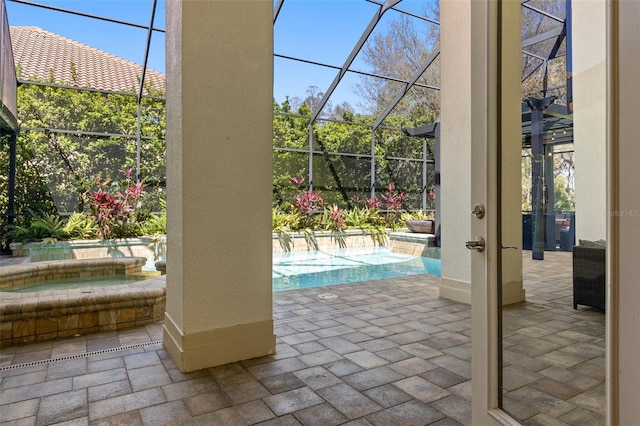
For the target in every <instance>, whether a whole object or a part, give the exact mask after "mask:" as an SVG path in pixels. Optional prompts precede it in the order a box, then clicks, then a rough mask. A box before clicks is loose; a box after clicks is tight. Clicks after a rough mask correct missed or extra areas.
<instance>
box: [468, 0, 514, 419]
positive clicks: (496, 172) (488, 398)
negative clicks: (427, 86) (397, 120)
mask: <svg viewBox="0 0 640 426" xmlns="http://www.w3.org/2000/svg"><path fill="white" fill-rule="evenodd" d="M471 4H472V8H471V46H472V59H471V64H472V66H471V68H472V70H473V75H472V77H471V78H472V80H471V81H472V83H471V111H472V114H471V116H472V120H471V134H472V144H471V158H472V159H473V160H472V162H471V194H472V200H471V204H472V205H471V206H470V208H469V211H470V212H471V210H472V209H473V208H474V206H475V204H476V203H482V204H484V206H485V210H486V214H485V216H484V217H483V218H482V219H477V218H475V217H472V219H471V234H472V235H470V236H469V237H470V239H472V240H474V239H476V238H477V237H478V236H481V237H483V238H484V239H485V242H486V247H485V250H484V251H483V252H477V251H474V252H473V253H472V254H471V258H472V259H471V318H472V357H471V371H472V395H473V397H472V421H473V424H474V425H482V426H485V425H518V424H519V423H518V422H517V421H516V420H515V419H513V418H512V417H511V416H509V415H508V414H507V413H505V412H504V411H502V410H501V409H500V408H499V401H500V394H499V392H500V390H499V374H500V369H501V366H500V358H501V357H500V350H501V349H500V342H499V340H498V339H499V338H500V336H499V332H498V327H499V318H498V315H499V309H498V308H499V301H500V298H499V297H498V288H499V287H498V282H499V280H500V279H501V277H500V269H501V257H500V256H501V251H502V242H501V241H500V238H501V237H500V236H501V230H500V227H499V222H500V220H501V215H500V214H499V209H500V196H501V190H500V183H499V182H500V173H501V172H500V170H501V169H500V164H501V163H500V158H499V147H500V143H499V141H500V139H504V140H513V138H514V136H515V138H516V140H517V138H518V137H519V136H520V131H521V130H520V118H519V114H518V115H517V116H516V118H515V120H516V121H515V123H516V126H515V127H514V118H513V114H514V112H513V109H514V106H513V102H512V101H513V99H511V98H513V96H514V95H515V96H516V98H515V99H516V104H515V105H516V106H515V108H516V110H515V111H516V112H518V113H519V109H518V107H519V102H518V101H519V99H520V88H519V86H517V87H515V88H514V87H506V88H505V90H501V87H502V86H503V85H507V84H509V85H511V86H513V85H514V84H516V85H517V84H519V83H516V82H515V81H514V80H513V79H510V78H509V76H508V73H506V72H505V73H502V72H501V70H505V71H506V70H513V69H514V67H515V69H518V70H519V69H520V66H521V65H520V64H521V56H520V47H519V40H520V31H519V30H518V29H519V28H520V19H521V17H520V15H521V5H520V1H518V0H503V1H501V2H498V1H492V0H472V1H471ZM515 23H517V25H515V26H513V27H511V26H510V25H509V24H515ZM514 40H515V41H516V43H518V45H517V46H515V47H516V50H515V51H514V50H513V48H514V45H513V43H514ZM514 52H515V54H514ZM518 77H519V74H518ZM517 81H518V82H519V80H517ZM503 106H504V108H503ZM514 131H515V132H516V133H515V135H514Z"/></svg>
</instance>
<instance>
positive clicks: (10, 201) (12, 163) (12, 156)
mask: <svg viewBox="0 0 640 426" xmlns="http://www.w3.org/2000/svg"><path fill="white" fill-rule="evenodd" d="M2 133H3V136H5V135H7V136H8V137H9V182H8V186H9V188H8V194H7V225H13V222H14V219H15V215H16V212H15V199H16V141H17V136H16V134H15V133H10V134H8V133H5V132H2ZM9 243H10V241H8V242H7V247H6V248H5V247H0V251H2V252H4V251H7V252H10V249H9Z"/></svg>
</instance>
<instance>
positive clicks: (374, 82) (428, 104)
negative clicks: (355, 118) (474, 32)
mask: <svg viewBox="0 0 640 426" xmlns="http://www.w3.org/2000/svg"><path fill="white" fill-rule="evenodd" d="M434 10H435V9H434ZM434 13H437V12H434ZM420 22H423V21H420ZM428 25H429V26H428V27H427V28H426V29H425V28H420V29H419V28H417V27H416V24H415V19H412V18H410V17H408V16H406V15H404V14H402V15H400V17H399V18H397V19H395V20H393V21H391V22H390V24H389V29H388V31H386V32H379V33H375V34H374V35H373V36H372V37H371V39H370V40H369V41H368V42H367V44H366V45H365V46H364V48H363V50H362V52H361V55H362V60H363V61H364V62H365V63H366V64H367V65H368V66H369V67H370V71H371V73H373V74H376V75H381V76H387V77H390V78H392V79H396V80H403V81H408V80H410V79H411V77H412V76H413V75H414V74H415V73H416V71H417V70H418V69H419V68H420V67H421V66H422V65H423V64H424V62H425V61H426V60H427V58H428V57H429V54H430V53H431V51H432V50H433V49H434V48H436V47H437V44H438V33H437V31H436V30H434V28H435V27H436V26H435V24H428ZM439 68H440V67H439V65H438V62H437V60H436V62H435V63H433V64H432V65H431V66H430V67H429V68H427V70H426V71H425V72H424V73H423V74H422V76H421V77H420V78H419V79H418V83H421V84H424V85H431V86H435V87H439V85H440V69H439ZM405 86H406V84H404V83H400V82H398V81H393V80H387V79H382V78H376V77H368V76H363V77H362V83H361V84H359V85H358V86H357V88H356V92H357V93H358V94H359V95H360V96H361V97H362V98H364V99H366V100H367V101H368V103H369V105H368V106H369V108H368V109H369V112H370V113H371V114H372V115H377V114H379V113H380V112H381V111H383V110H384V109H385V108H386V107H387V106H388V105H390V104H391V103H392V101H393V100H394V99H395V98H396V97H397V95H398V93H400V92H401V91H402V90H403V89H404V88H405ZM439 109H440V94H439V91H438V90H434V89H425V88H423V87H419V86H413V87H411V88H410V89H409V91H408V93H407V94H406V95H405V96H404V97H403V99H402V100H401V101H400V103H399V104H398V105H397V106H396V108H395V109H394V114H395V115H401V116H404V117H412V118H416V117H417V116H421V115H425V114H428V113H429V112H435V115H436V116H437V115H438V114H437V111H439ZM421 124H424V123H421Z"/></svg>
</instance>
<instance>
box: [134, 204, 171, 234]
mask: <svg viewBox="0 0 640 426" xmlns="http://www.w3.org/2000/svg"><path fill="white" fill-rule="evenodd" d="M160 206H161V208H162V210H161V211H160V213H159V214H153V213H151V214H149V215H148V216H147V217H144V218H141V217H139V218H138V220H141V221H142V224H141V226H140V230H141V233H142V234H143V235H152V236H158V235H166V234H167V202H166V201H165V200H160ZM142 219H143V220H142Z"/></svg>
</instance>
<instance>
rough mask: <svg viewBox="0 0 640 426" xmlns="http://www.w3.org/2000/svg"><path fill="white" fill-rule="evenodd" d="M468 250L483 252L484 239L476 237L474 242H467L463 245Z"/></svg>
mask: <svg viewBox="0 0 640 426" xmlns="http://www.w3.org/2000/svg"><path fill="white" fill-rule="evenodd" d="M465 245H466V247H467V248H468V249H469V250H476V251H478V252H483V251H484V238H482V237H477V238H476V239H475V240H471V241H467V243H466V244H465Z"/></svg>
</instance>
